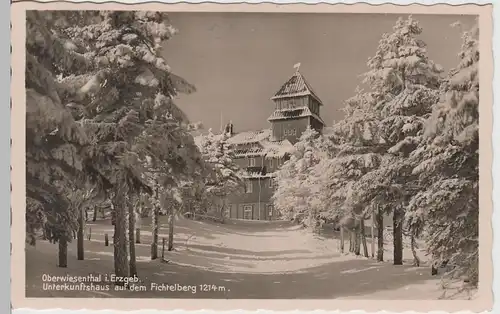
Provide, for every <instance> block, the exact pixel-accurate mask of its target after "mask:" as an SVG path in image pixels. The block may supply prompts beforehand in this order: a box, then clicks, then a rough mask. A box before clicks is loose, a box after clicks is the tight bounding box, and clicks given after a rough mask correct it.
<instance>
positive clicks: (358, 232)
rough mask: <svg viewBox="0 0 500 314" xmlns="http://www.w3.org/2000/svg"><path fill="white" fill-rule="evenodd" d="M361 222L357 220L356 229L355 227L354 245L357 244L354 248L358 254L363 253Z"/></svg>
mask: <svg viewBox="0 0 500 314" xmlns="http://www.w3.org/2000/svg"><path fill="white" fill-rule="evenodd" d="M359 226H360V224H359V222H358V221H357V222H356V229H355V238H354V239H355V240H354V243H355V244H354V245H355V248H354V250H355V251H354V254H356V256H359V255H361V241H360V240H361V229H360V227H359Z"/></svg>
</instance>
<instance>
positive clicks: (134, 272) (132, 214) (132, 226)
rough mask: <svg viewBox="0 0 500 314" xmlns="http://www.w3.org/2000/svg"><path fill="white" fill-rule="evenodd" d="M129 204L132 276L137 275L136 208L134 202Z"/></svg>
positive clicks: (130, 265) (130, 269)
mask: <svg viewBox="0 0 500 314" xmlns="http://www.w3.org/2000/svg"><path fill="white" fill-rule="evenodd" d="M127 205H128V209H129V211H128V245H129V253H130V260H129V264H128V265H129V273H130V276H137V265H136V260H135V241H134V232H135V218H136V217H135V209H134V206H132V204H127Z"/></svg>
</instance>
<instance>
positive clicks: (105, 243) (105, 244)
mask: <svg viewBox="0 0 500 314" xmlns="http://www.w3.org/2000/svg"><path fill="white" fill-rule="evenodd" d="M104 246H109V237H108V234H107V233H105V234H104Z"/></svg>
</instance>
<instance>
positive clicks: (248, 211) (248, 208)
mask: <svg viewBox="0 0 500 314" xmlns="http://www.w3.org/2000/svg"><path fill="white" fill-rule="evenodd" d="M252 218H253V206H252V205H243V219H247V220H251V219H252Z"/></svg>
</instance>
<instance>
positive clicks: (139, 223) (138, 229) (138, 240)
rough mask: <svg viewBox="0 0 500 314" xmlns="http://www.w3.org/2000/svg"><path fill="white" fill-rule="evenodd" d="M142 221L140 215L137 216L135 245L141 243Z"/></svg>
mask: <svg viewBox="0 0 500 314" xmlns="http://www.w3.org/2000/svg"><path fill="white" fill-rule="evenodd" d="M141 220H142V219H141V216H140V215H136V216H135V243H141V226H142V221H141Z"/></svg>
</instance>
